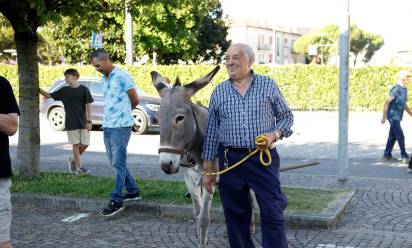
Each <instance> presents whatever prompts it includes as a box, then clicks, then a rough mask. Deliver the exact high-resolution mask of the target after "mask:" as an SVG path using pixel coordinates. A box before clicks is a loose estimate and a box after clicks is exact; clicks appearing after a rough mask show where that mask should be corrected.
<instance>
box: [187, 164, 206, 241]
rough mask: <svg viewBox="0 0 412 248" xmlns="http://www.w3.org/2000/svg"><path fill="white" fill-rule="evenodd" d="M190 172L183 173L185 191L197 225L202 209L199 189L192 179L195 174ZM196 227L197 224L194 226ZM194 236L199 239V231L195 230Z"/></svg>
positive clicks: (194, 179)
mask: <svg viewBox="0 0 412 248" xmlns="http://www.w3.org/2000/svg"><path fill="white" fill-rule="evenodd" d="M191 171H192V170H186V171H185V173H184V178H185V183H186V187H187V190H188V191H189V192H190V197H191V198H192V204H193V219H194V220H195V222H196V223H197V218H198V216H199V213H200V209H201V207H202V201H201V188H200V187H199V186H197V185H196V180H197V178H196V177H194V176H195V174H193V173H192V172H191ZM196 227H197V224H196ZM196 234H197V236H198V237H199V229H198V228H197V230H196Z"/></svg>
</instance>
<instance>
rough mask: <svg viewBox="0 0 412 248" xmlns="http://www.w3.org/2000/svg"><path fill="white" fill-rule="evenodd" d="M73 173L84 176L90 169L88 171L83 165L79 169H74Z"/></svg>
mask: <svg viewBox="0 0 412 248" xmlns="http://www.w3.org/2000/svg"><path fill="white" fill-rule="evenodd" d="M73 173H74V174H75V175H78V176H84V175H87V174H90V171H88V170H87V169H85V168H84V167H80V168H79V169H76V170H75V171H74V172H73Z"/></svg>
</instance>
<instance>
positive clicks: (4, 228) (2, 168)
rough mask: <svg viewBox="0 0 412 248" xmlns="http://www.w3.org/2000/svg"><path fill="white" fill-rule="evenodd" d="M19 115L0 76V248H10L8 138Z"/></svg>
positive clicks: (15, 102)
mask: <svg viewBox="0 0 412 248" xmlns="http://www.w3.org/2000/svg"><path fill="white" fill-rule="evenodd" d="M19 115H20V110H19V107H18V106H17V101H16V98H15V96H14V94H13V89H12V88H11V85H10V83H9V81H8V80H7V79H6V78H4V77H2V76H0V248H11V247H12V245H11V240H10V228H11V219H12V207H11V200H10V189H11V184H12V183H11V176H12V170H11V160H10V152H9V136H12V135H14V134H15V133H16V132H17V127H18V118H19V117H18V116H19Z"/></svg>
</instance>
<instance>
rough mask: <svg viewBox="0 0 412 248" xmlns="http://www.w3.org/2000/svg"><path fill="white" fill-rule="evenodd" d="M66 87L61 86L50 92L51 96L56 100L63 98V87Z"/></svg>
mask: <svg viewBox="0 0 412 248" xmlns="http://www.w3.org/2000/svg"><path fill="white" fill-rule="evenodd" d="M64 87H65V86H64ZM64 87H61V88H60V89H58V90H56V91H54V92H52V93H50V96H51V97H52V98H53V99H54V100H56V101H61V100H63V96H64V93H63V89H64Z"/></svg>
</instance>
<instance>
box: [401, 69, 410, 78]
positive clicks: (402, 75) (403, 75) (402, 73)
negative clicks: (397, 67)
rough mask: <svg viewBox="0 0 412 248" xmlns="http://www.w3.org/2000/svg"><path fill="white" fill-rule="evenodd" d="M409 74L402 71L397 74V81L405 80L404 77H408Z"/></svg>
mask: <svg viewBox="0 0 412 248" xmlns="http://www.w3.org/2000/svg"><path fill="white" fill-rule="evenodd" d="M410 75H411V73H410V72H409V71H407V70H402V71H400V72H399V80H402V79H405V78H406V77H408V76H410Z"/></svg>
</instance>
